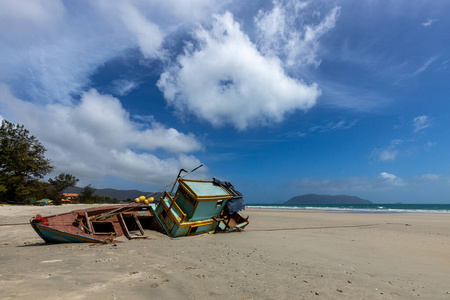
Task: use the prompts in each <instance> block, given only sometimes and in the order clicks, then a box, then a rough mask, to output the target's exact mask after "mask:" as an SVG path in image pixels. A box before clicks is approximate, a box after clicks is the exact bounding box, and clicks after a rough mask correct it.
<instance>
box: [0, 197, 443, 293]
mask: <svg viewBox="0 0 450 300" xmlns="http://www.w3.org/2000/svg"><path fill="white" fill-rule="evenodd" d="M83 207H89V205H66V206H46V207H33V206H7V205H3V206H0V220H1V221H0V224H16V225H7V226H4V225H0V262H1V268H0V298H1V299H39V298H45V299H80V300H81V299H421V298H424V299H449V298H450V286H449V284H448V282H449V280H450V277H449V272H448V270H450V230H449V229H450V218H449V215H448V214H425V213H423V214H419V213H347V212H329V211H301V210H271V209H251V208H250V209H247V210H245V211H243V213H242V214H243V215H244V216H247V215H249V216H250V225H249V226H248V227H247V228H246V229H245V230H244V231H243V232H240V233H230V234H206V235H199V236H193V237H183V238H178V239H171V238H169V237H167V236H165V235H163V234H160V233H158V232H153V231H149V232H148V235H149V239H146V240H130V241H128V240H126V239H123V240H122V239H121V241H123V242H117V243H114V244H108V245H93V244H53V245H49V244H45V243H44V242H43V241H42V240H41V239H40V238H39V236H38V235H37V234H36V233H35V232H34V231H33V229H32V228H31V226H29V225H20V224H22V223H27V222H28V221H29V219H30V218H31V217H33V216H35V215H36V214H41V215H43V216H46V215H52V214H58V213H64V212H67V211H70V210H74V209H79V208H83Z"/></svg>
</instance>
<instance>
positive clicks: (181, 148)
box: [0, 84, 204, 185]
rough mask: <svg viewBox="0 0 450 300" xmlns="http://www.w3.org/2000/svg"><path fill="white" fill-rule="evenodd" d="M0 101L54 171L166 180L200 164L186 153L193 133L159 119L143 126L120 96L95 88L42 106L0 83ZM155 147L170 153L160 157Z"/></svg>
mask: <svg viewBox="0 0 450 300" xmlns="http://www.w3.org/2000/svg"><path fill="white" fill-rule="evenodd" d="M0 105H1V107H2V108H3V107H6V108H8V109H9V110H10V111H11V112H12V113H11V116H12V115H13V116H14V120H15V122H17V123H19V124H23V125H24V126H25V128H27V129H28V130H29V131H30V132H31V134H33V135H35V136H36V137H37V138H38V140H39V141H41V142H42V143H43V144H44V145H45V146H46V148H47V150H48V152H47V157H48V158H50V159H51V160H52V161H53V164H54V165H55V167H56V171H55V172H67V173H71V174H73V175H75V176H77V177H81V178H84V179H85V180H87V179H89V178H91V179H101V178H103V177H105V176H108V175H110V176H115V177H117V178H123V179H128V180H133V181H136V182H143V183H147V184H154V185H155V184H163V183H165V182H168V181H170V180H171V179H172V177H173V174H175V173H176V172H177V171H178V170H179V169H180V168H185V169H189V168H191V169H192V168H193V167H195V166H197V165H199V164H200V161H199V160H198V159H197V158H196V157H195V156H193V155H190V154H187V153H189V152H194V151H198V150H200V149H201V148H202V146H201V144H200V143H199V142H198V141H197V139H196V138H195V136H193V135H191V134H184V133H181V132H179V131H177V130H176V129H174V128H167V127H165V126H163V125H162V124H160V123H157V122H153V123H151V124H149V128H148V129H144V130H141V129H139V126H138V124H135V123H133V122H132V121H131V120H130V116H129V114H128V112H127V111H125V109H124V108H123V107H122V104H121V102H120V101H119V99H117V98H114V97H112V96H109V95H102V94H99V93H98V92H97V91H96V90H93V89H92V90H90V91H88V92H86V93H84V94H83V95H82V97H81V99H80V102H79V103H78V104H74V105H63V104H47V105H43V106H40V105H36V104H33V103H30V102H25V101H22V100H20V99H17V98H16V97H14V96H13V95H12V93H11V92H10V90H9V88H8V87H7V86H6V85H4V84H2V85H0ZM156 150H159V151H164V152H166V153H167V152H168V153H171V154H169V155H165V156H164V157H162V158H161V157H158V156H157V155H156V154H155V151H156ZM202 171H204V170H202Z"/></svg>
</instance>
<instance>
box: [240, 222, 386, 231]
mask: <svg viewBox="0 0 450 300" xmlns="http://www.w3.org/2000/svg"><path fill="white" fill-rule="evenodd" d="M376 225H379V224H363V225H348V226H324V227H298V228H271V229H245V231H286V230H310V229H338V228H358V227H370V226H376Z"/></svg>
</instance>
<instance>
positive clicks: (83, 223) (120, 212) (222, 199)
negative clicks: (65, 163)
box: [30, 169, 249, 243]
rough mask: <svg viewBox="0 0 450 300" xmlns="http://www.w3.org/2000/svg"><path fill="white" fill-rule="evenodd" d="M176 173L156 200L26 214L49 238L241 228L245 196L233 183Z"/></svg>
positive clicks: (96, 239) (103, 239) (93, 239)
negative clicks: (46, 214) (147, 231)
mask: <svg viewBox="0 0 450 300" xmlns="http://www.w3.org/2000/svg"><path fill="white" fill-rule="evenodd" d="M194 170H195V169H194ZM183 171H184V170H183ZM191 172H192V171H191ZM191 172H189V173H191ZM180 173H181V171H180ZM180 173H179V174H178V176H177V180H176V181H175V183H174V184H173V187H172V191H173V189H174V187H175V185H176V184H178V188H177V190H176V193H175V194H173V193H172V191H171V192H170V193H169V192H167V191H165V192H164V194H163V196H162V197H161V199H160V201H159V203H158V204H157V205H155V204H153V203H151V202H152V201H153V198H152V197H149V198H147V197H145V196H141V197H139V198H136V200H135V201H136V202H137V203H132V204H128V205H112V206H100V207H95V208H90V209H84V210H74V211H71V212H69V213H64V214H59V215H53V216H47V217H42V216H41V215H37V216H36V217H34V218H32V219H31V220H30V223H31V226H32V227H33V229H34V230H35V231H36V232H37V234H38V235H39V236H40V237H41V238H42V239H43V240H44V241H45V242H47V243H64V242H68V243H77V242H78V243H79V242H88V243H111V242H113V241H114V239H115V238H117V237H120V236H125V237H127V238H128V239H137V238H147V235H146V233H145V230H156V231H159V232H162V233H164V234H166V235H168V236H169V237H172V238H177V237H182V236H190V235H198V234H203V233H221V232H232V231H241V230H243V229H244V228H245V227H246V226H247V225H248V224H249V222H248V217H247V218H243V217H242V216H241V215H240V214H239V211H241V210H243V209H245V202H244V200H243V196H242V194H241V193H239V192H238V191H237V190H236V189H235V188H234V187H233V185H232V184H231V183H229V182H224V181H219V180H217V179H214V178H213V180H212V181H205V180H188V179H183V178H182V177H180ZM189 173H188V174H189Z"/></svg>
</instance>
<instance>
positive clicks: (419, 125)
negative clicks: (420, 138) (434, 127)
mask: <svg viewBox="0 0 450 300" xmlns="http://www.w3.org/2000/svg"><path fill="white" fill-rule="evenodd" d="M413 126H414V132H418V131H421V130H423V129H425V128H428V127H431V124H430V119H429V118H428V116H426V115H423V116H418V117H415V118H414V119H413Z"/></svg>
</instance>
